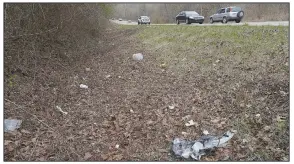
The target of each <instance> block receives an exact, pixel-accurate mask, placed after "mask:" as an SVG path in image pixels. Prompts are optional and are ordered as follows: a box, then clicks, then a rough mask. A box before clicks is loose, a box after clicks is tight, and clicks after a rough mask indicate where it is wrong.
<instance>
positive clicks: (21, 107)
mask: <svg viewBox="0 0 294 164" xmlns="http://www.w3.org/2000/svg"><path fill="white" fill-rule="evenodd" d="M4 100H5V101H8V102H10V103H12V104H14V105H15V106H17V107H19V109H21V110H22V111H24V112H25V113H27V114H29V115H31V116H33V117H34V118H35V119H36V120H37V121H39V122H40V123H41V124H43V125H45V126H46V127H47V128H49V129H51V130H52V131H55V130H54V129H53V128H51V127H50V126H49V125H48V124H46V123H44V122H43V121H41V120H40V119H39V118H38V117H37V116H36V115H33V114H31V113H29V112H27V111H26V110H24V109H23V108H25V107H23V106H20V105H18V104H16V103H15V102H13V101H10V100H8V99H4Z"/></svg>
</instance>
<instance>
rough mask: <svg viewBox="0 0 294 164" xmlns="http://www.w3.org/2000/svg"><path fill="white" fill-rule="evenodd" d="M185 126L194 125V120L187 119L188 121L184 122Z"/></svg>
mask: <svg viewBox="0 0 294 164" xmlns="http://www.w3.org/2000/svg"><path fill="white" fill-rule="evenodd" d="M185 125H186V126H193V125H196V122H194V121H193V120H190V121H188V123H186V124H185Z"/></svg>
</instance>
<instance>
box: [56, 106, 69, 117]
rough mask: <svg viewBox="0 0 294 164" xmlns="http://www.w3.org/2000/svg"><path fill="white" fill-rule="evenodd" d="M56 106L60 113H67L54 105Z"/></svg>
mask: <svg viewBox="0 0 294 164" xmlns="http://www.w3.org/2000/svg"><path fill="white" fill-rule="evenodd" d="M56 108H57V109H58V111H59V112H61V113H62V114H65V115H67V114H68V113H67V112H64V111H63V110H62V109H61V108H60V107H59V106H56Z"/></svg>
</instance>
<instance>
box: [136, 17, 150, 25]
mask: <svg viewBox="0 0 294 164" xmlns="http://www.w3.org/2000/svg"><path fill="white" fill-rule="evenodd" d="M150 23H151V21H150V18H149V17H148V16H140V17H139V18H138V25H139V24H141V25H142V24H150Z"/></svg>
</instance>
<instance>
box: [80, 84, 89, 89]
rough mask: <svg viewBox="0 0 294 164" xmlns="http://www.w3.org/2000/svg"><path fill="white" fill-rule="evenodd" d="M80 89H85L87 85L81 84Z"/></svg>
mask: <svg viewBox="0 0 294 164" xmlns="http://www.w3.org/2000/svg"><path fill="white" fill-rule="evenodd" d="M80 88H83V89H87V88H88V86H87V85H84V84H81V85H80Z"/></svg>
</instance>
